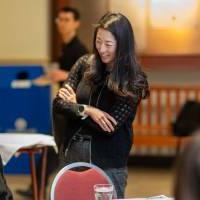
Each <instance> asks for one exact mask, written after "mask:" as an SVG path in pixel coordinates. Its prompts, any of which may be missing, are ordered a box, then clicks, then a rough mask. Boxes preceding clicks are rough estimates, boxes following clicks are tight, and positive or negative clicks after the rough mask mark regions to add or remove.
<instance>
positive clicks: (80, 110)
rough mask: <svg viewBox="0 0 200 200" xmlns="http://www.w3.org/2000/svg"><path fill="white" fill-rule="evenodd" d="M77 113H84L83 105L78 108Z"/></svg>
mask: <svg viewBox="0 0 200 200" xmlns="http://www.w3.org/2000/svg"><path fill="white" fill-rule="evenodd" d="M78 111H79V112H80V113H82V112H83V111H84V106H83V105H80V106H79V108H78Z"/></svg>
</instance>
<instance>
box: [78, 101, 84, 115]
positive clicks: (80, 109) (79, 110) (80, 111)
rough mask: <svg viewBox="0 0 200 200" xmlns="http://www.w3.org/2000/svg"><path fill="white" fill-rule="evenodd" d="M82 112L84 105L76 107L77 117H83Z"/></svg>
mask: <svg viewBox="0 0 200 200" xmlns="http://www.w3.org/2000/svg"><path fill="white" fill-rule="evenodd" d="M84 111H85V105H82V104H80V105H78V110H77V114H78V115H79V116H84Z"/></svg>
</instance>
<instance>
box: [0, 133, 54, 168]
mask: <svg viewBox="0 0 200 200" xmlns="http://www.w3.org/2000/svg"><path fill="white" fill-rule="evenodd" d="M33 145H45V146H53V147H55V148H56V144H55V141H54V138H53V136H49V135H44V134H39V133H37V134H30V133H24V134H19V133H0V154H1V157H2V160H3V164H4V165H6V164H7V163H8V161H9V160H10V159H11V157H12V156H13V155H14V154H15V153H16V152H17V151H18V150H19V149H21V148H25V147H31V146H33Z"/></svg>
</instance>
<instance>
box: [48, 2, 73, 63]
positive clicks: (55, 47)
mask: <svg viewBox="0 0 200 200" xmlns="http://www.w3.org/2000/svg"><path fill="white" fill-rule="evenodd" d="M70 2H71V1H70V0H51V6H50V12H51V14H50V16H51V18H50V24H49V26H50V30H51V36H50V49H51V50H50V55H51V61H57V59H58V55H59V52H60V44H61V39H60V37H59V34H58V32H57V28H56V24H55V18H56V16H57V12H58V10H59V9H60V8H62V7H64V6H67V5H70Z"/></svg>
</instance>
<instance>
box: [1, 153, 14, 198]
mask: <svg viewBox="0 0 200 200" xmlns="http://www.w3.org/2000/svg"><path fill="white" fill-rule="evenodd" d="M0 200H13V196H12V193H11V191H10V189H9V188H8V186H7V183H6V180H5V178H4V175H3V164H2V159H1V156H0Z"/></svg>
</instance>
